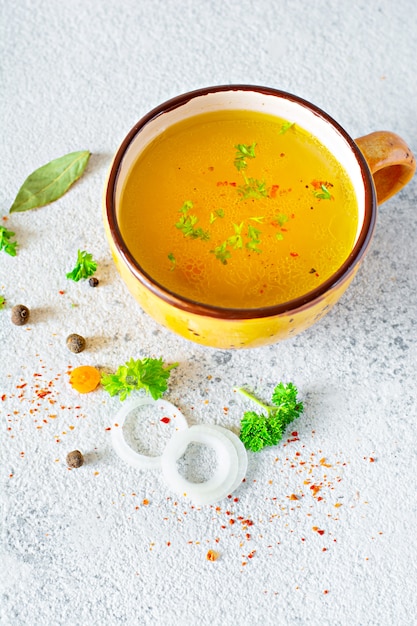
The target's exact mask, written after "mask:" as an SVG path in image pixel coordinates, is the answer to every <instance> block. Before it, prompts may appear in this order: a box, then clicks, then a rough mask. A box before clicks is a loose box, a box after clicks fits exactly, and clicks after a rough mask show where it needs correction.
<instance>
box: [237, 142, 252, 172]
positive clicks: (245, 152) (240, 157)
mask: <svg viewBox="0 0 417 626" xmlns="http://www.w3.org/2000/svg"><path fill="white" fill-rule="evenodd" d="M255 146H256V143H253V144H251V145H248V144H244V143H239V144H237V145H236V146H235V148H236V150H237V152H236V155H235V160H234V166H235V167H236V169H237V170H238V172H240V171H241V170H244V169H246V168H247V166H248V163H247V159H254V158H255Z"/></svg>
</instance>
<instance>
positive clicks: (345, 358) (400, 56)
mask: <svg viewBox="0 0 417 626" xmlns="http://www.w3.org/2000/svg"><path fill="white" fill-rule="evenodd" d="M2 5H3V6H2V25H1V33H0V42H1V43H0V59H1V66H2V78H1V82H2V89H1V92H0V106H1V109H0V110H1V122H2V123H1V127H2V133H1V136H0V155H1V157H0V163H1V187H0V212H1V216H6V215H7V213H8V209H9V207H10V205H11V204H12V201H13V199H14V196H15V194H16V192H17V190H18V188H19V186H20V185H21V183H22V182H23V180H24V179H25V178H26V176H27V175H28V174H29V173H30V172H31V171H33V170H34V169H35V168H36V167H38V166H40V165H42V164H44V163H46V162H47V161H49V160H50V159H52V158H55V157H57V156H61V155H62V154H66V153H67V152H71V151H73V150H81V149H89V150H90V151H91V152H92V153H93V156H92V157H91V160H90V165H89V168H88V171H87V172H86V174H85V176H84V177H83V179H82V180H80V181H79V183H77V185H76V186H74V187H73V188H72V189H71V191H70V192H69V193H68V194H67V195H66V196H65V197H63V198H62V199H61V200H59V201H58V202H57V203H55V204H53V205H50V206H48V207H44V208H42V209H39V210H36V211H32V212H28V213H24V214H15V215H12V216H10V217H9V220H8V221H7V222H6V223H7V225H8V227H9V228H10V229H11V230H14V231H15V232H16V238H17V239H18V241H19V243H20V248H19V254H18V256H17V257H16V258H11V257H8V256H7V255H5V254H4V253H0V293H1V294H3V295H4V296H5V297H6V299H7V305H6V308H5V309H4V310H3V311H1V312H0V326H1V329H0V333H1V336H0V346H1V356H0V368H1V381H0V385H1V387H0V397H1V398H4V399H2V400H1V401H0V411H1V415H2V421H1V434H0V436H1V474H0V481H1V485H0V487H1V495H0V497H1V505H2V519H1V523H2V528H1V563H2V566H1V572H0V576H1V579H0V587H1V596H2V597H1V602H0V623H1V624H2V626H22V625H28V626H38V625H39V626H41V625H42V626H61V625H62V626H67V625H70V624H71V625H73V624H80V625H81V624H83V625H88V626H90V625H93V624H94V625H95V624H97V625H100V626H113V625H116V624H127V625H129V626H130V625H136V624H144V625H148V624H149V625H150V624H157V625H164V626H165V625H172V626H174V625H177V624H181V625H187V626H194V625H195V624H201V625H205V624H210V625H212V626H223V625H229V624H240V625H248V626H249V625H253V624H267V625H269V624H271V625H276V624H280V625H281V624H282V625H286V624H291V625H292V624H307V625H308V626H315V625H319V624H320V625H329V626H336V625H339V624H340V625H343V626H344V625H349V626H352V625H383V626H385V625H386V626H391V625H404V626H409V625H410V624H413V623H415V613H416V611H417V604H416V595H415V580H416V558H417V554H416V532H415V518H416V476H417V459H416V444H417V441H416V439H417V438H416V383H415V381H416V379H417V372H416V311H417V295H416V294H417V280H416V262H417V258H416V249H417V248H416V239H417V226H416V224H417V219H416V212H415V209H416V206H415V205H416V203H417V202H416V201H417V179H414V180H413V181H412V183H411V184H410V185H409V186H408V187H407V188H406V189H405V190H404V191H402V192H401V193H400V194H399V195H398V196H396V197H395V198H394V199H392V200H391V201H389V202H388V203H386V204H385V205H383V206H382V207H381V210H380V215H379V222H378V226H377V230H376V235H375V238H374V242H373V246H372V250H371V252H370V253H369V254H368V256H367V259H366V261H365V264H364V266H363V268H362V269H361V272H360V274H359V275H358V277H357V278H356V280H355V282H354V284H353V285H352V286H351V288H350V290H349V292H348V293H347V294H346V295H345V296H344V298H343V299H342V301H341V302H340V304H339V305H338V306H337V307H335V309H334V310H333V311H332V312H331V313H330V314H329V315H328V316H327V317H326V318H325V319H324V320H322V321H321V322H320V323H319V324H318V325H317V326H316V327H314V328H313V329H311V330H309V331H307V332H305V333H304V334H302V335H300V336H298V337H296V338H294V339H293V340H291V341H287V342H285V343H282V344H280V345H275V346H271V347H268V348H263V349H257V350H253V351H248V352H233V353H232V352H225V351H216V350H210V349H204V348H201V347H198V346H195V345H193V344H190V343H188V342H186V341H184V340H182V339H180V338H177V337H175V336H173V335H171V334H170V333H168V332H167V331H165V330H163V329H161V328H159V327H157V325H156V324H155V323H154V322H153V321H152V320H150V319H149V318H148V317H147V316H146V315H144V314H143V313H142V312H141V311H140V310H139V308H138V306H137V305H136V304H135V303H134V301H133V300H132V298H131V296H130V295H129V294H128V292H127V289H126V288H125V287H124V285H123V284H122V283H121V281H120V279H119V277H118V275H117V273H116V271H115V269H114V267H113V265H112V261H111V258H110V255H109V251H108V247H107V244H106V241H105V238H104V231H103V227H102V223H101V194H102V187H103V183H104V179H105V176H106V172H107V168H108V165H109V163H110V159H111V156H112V154H113V153H114V151H115V150H116V148H117V146H118V144H119V142H120V141H121V140H122V138H123V137H124V135H125V134H126V133H127V131H128V130H129V129H130V128H131V126H132V125H133V124H134V123H135V122H136V121H137V120H138V119H139V118H140V117H141V116H142V115H143V114H144V113H146V112H147V111H148V110H149V109H150V108H152V107H154V106H156V105H157V104H159V103H160V102H161V101H163V100H166V99H168V98H169V97H172V96H174V95H176V94H178V93H181V92H184V91H187V90H189V89H194V88H198V87H202V86H205V85H209V84H220V83H229V82H235V83H236V82H245V83H255V84H264V85H269V86H272V87H277V88H280V89H285V90H287V91H290V92H293V93H296V94H298V95H300V96H303V97H305V98H307V99H309V100H311V101H312V102H314V103H315V104H317V105H319V106H321V107H322V108H324V109H325V110H327V112H328V113H330V114H331V115H332V116H333V117H335V118H336V119H337V120H338V121H339V122H340V123H341V124H342V125H343V126H344V127H345V128H346V130H348V132H350V134H351V135H352V136H354V137H355V136H359V135H361V134H365V133H367V132H370V131H372V130H380V129H389V130H393V131H395V132H397V133H398V134H400V135H402V136H403V137H404V138H405V139H406V140H407V141H408V142H409V143H410V145H411V147H412V148H413V150H414V151H415V152H417V116H416V103H417V81H416V32H417V10H416V5H415V1H414V0H397V1H396V2H392V1H391V0H378V1H376V2H369V0H366V1H365V0H350V1H349V2H345V1H336V0H330V1H329V0H327V1H324V0H315V1H314V2H310V1H308V0H298V1H294V0H293V1H290V0H281V1H276V2H272V1H266V0H258V2H249V0H239V1H235V0H232V1H230V2H224V1H223V0H221V1H220V0H214V1H207V2H202V1H191V0H188V1H184V2H179V1H177V2H174V1H173V0H167V1H165V2H163V1H162V0H152V1H150V0H149V1H144V0H138V1H136V0H125V1H124V2H114V1H110V0H102V1H98V0H97V1H96V2H92V1H88V0H73V1H72V2H58V1H56V0H55V1H49V2H47V1H46V0H38V1H34V2H32V1H30V0H26V1H24V0H17V1H16V2H8V3H5V2H3V3H2ZM77 248H82V249H88V250H89V251H91V252H92V253H93V254H94V256H95V257H96V258H97V259H98V261H99V270H98V276H99V277H100V280H101V282H100V286H99V287H98V288H97V289H91V288H90V287H88V285H86V284H75V283H74V284H69V282H68V281H67V280H66V278H65V273H66V272H67V271H69V270H71V269H72V266H73V262H74V260H75V255H76V250H77ZM60 291H64V292H65V293H64V294H60V293H59V292H60ZM15 303H24V304H26V305H27V306H29V307H30V309H31V311H32V317H31V321H30V324H29V325H28V326H25V327H15V326H12V324H11V323H10V319H9V318H10V308H11V306H12V305H13V304H15ZM73 304H75V305H76V306H72V305H73ZM71 332H78V333H80V334H82V335H84V336H85V337H86V338H87V341H88V350H86V351H85V352H83V353H81V354H79V355H72V354H71V353H69V352H68V350H67V348H66V346H65V337H66V336H67V335H68V334H69V333H71ZM153 355H154V356H158V357H159V356H163V357H164V359H165V360H166V361H167V362H172V361H179V362H180V366H179V368H178V369H177V370H175V371H174V372H173V375H172V381H171V385H170V390H169V392H168V394H167V396H166V398H167V399H168V400H170V401H171V402H174V403H176V404H177V405H178V406H179V407H180V409H181V410H182V412H183V413H184V414H185V416H186V417H187V419H188V420H189V422H190V423H195V424H200V423H209V424H220V425H222V426H226V427H229V428H231V429H232V430H235V431H236V430H237V427H238V424H239V420H240V416H241V414H242V412H243V411H244V410H245V409H246V408H248V404H247V403H246V402H245V401H243V400H241V399H239V398H237V397H236V394H234V393H233V386H234V385H240V386H243V385H246V386H248V387H249V388H252V389H253V390H255V391H257V392H258V393H259V395H260V396H261V397H263V398H264V399H265V400H268V399H269V395H270V392H271V390H272V388H273V386H274V385H275V383H276V382H278V381H279V380H283V381H289V380H292V381H294V382H295V383H296V384H297V386H298V387H299V390H300V392H301V395H302V397H303V399H304V401H305V407H306V408H305V414H304V415H303V416H302V418H301V419H300V420H299V422H298V423H297V425H296V427H295V428H296V430H297V431H298V437H293V438H292V439H296V440H293V441H290V442H288V443H284V444H282V445H280V446H279V447H277V448H276V449H271V450H265V451H263V452H262V453H260V454H256V455H255V454H252V455H250V458H249V467H248V474H247V481H246V483H245V484H244V485H243V486H242V487H241V488H240V489H239V490H238V491H237V492H236V497H237V498H238V500H237V501H234V499H233V498H232V499H231V500H227V501H225V502H222V503H220V505H219V508H218V509H217V508H216V507H195V508H193V507H191V506H190V505H189V504H186V503H184V502H182V501H181V500H180V499H177V500H176V499H175V498H174V497H172V494H171V493H170V492H169V491H168V489H167V487H166V485H165V483H164V481H163V480H162V478H161V475H160V474H159V473H158V472H157V471H153V472H141V471H140V470H135V469H134V468H131V467H129V466H127V465H125V464H123V462H122V461H121V460H120V459H119V458H118V457H117V455H116V454H115V453H114V451H113V450H112V447H111V444H110V437H109V433H108V432H107V431H106V430H105V429H106V428H107V427H109V426H110V425H111V423H112V419H113V417H114V414H115V413H116V411H117V410H118V407H119V406H120V403H119V400H118V399H117V398H113V399H110V398H109V397H108V396H107V395H106V394H105V393H104V392H103V391H97V392H95V393H93V394H89V395H87V396H77V395H76V394H75V392H73V391H72V390H71V389H70V388H69V385H68V381H67V374H66V371H67V367H68V365H69V364H72V365H76V364H81V363H82V364H85V363H91V364H94V365H97V366H100V367H103V368H106V369H113V368H115V367H116V366H117V365H119V364H120V363H123V362H124V361H125V360H127V359H128V358H130V357H131V356H133V357H134V358H139V357H142V356H153ZM34 374H37V376H34ZM23 385H26V386H23ZM36 385H38V387H36ZM43 389H47V390H48V391H50V392H51V393H50V394H48V395H46V396H45V397H43V398H42V397H39V391H40V390H43ZM40 395H41V396H42V393H41V394H40ZM50 400H53V401H55V403H54V404H52V403H51V402H50ZM78 407H79V408H78ZM225 409H227V410H225ZM51 415H56V417H55V418H51V417H50V416H51ZM71 427H73V428H71ZM64 433H65V434H64ZM290 438H291V437H290ZM57 440H59V441H57ZM74 448H80V449H81V450H82V451H83V452H84V453H85V454H86V456H87V461H88V462H87V464H86V465H85V466H83V467H82V468H80V469H79V470H72V471H69V470H67V468H66V466H65V456H66V453H67V452H68V451H70V450H72V449H74ZM371 458H373V459H374V462H371V460H370V459H371ZM321 459H325V461H322V462H321V463H320V460H321ZM328 466H329V467H328ZM307 481H310V482H307ZM314 485H316V486H319V487H321V489H320V490H319V491H316V490H315V489H311V487H312V486H314ZM133 494H135V495H133ZM291 494H295V495H297V496H298V497H299V499H298V500H291V499H290V498H289V497H290V496H291ZM144 500H147V501H148V504H147V505H146V504H143V501H144ZM336 503H340V504H341V505H342V506H340V507H338V508H337V507H335V506H334V505H335V504H336ZM232 520H233V521H234V522H235V523H231V521H232ZM248 520H249V523H248ZM313 528H316V529H318V530H320V531H324V532H323V533H321V534H320V533H319V532H318V530H313ZM208 549H215V550H217V551H218V552H219V554H220V557H219V559H218V560H217V561H216V562H210V561H208V560H206V553H207V550H208ZM325 590H327V591H328V593H324V592H325Z"/></svg>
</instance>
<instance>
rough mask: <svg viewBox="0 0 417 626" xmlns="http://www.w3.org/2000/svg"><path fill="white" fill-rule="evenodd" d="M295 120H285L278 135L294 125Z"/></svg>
mask: <svg viewBox="0 0 417 626" xmlns="http://www.w3.org/2000/svg"><path fill="white" fill-rule="evenodd" d="M294 124H295V122H284V123H283V124H282V126H281V128H280V130H279V133H278V135H283V134H284V133H286V132H287V130H290V128H292V127H293V126H294Z"/></svg>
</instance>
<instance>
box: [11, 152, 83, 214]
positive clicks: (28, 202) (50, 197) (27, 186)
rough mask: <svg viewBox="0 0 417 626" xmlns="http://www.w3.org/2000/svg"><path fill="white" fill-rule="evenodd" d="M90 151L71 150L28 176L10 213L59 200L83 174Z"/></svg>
mask: <svg viewBox="0 0 417 626" xmlns="http://www.w3.org/2000/svg"><path fill="white" fill-rule="evenodd" d="M89 158H90V152H88V151H87V150H84V151H80V152H71V153H70V154H66V155H65V156H62V157H59V158H58V159H54V160H53V161H50V162H49V163H47V164H46V165H42V167H40V168H38V169H37V170H35V171H34V172H32V174H30V176H28V177H27V179H26V180H25V182H24V183H23V185H22V186H21V187H20V189H19V191H18V194H17V196H16V198H15V201H14V202H13V205H12V206H11V208H10V213H15V212H18V211H28V210H29V209H36V208H38V207H41V206H45V205H46V204H50V203H51V202H54V201H55V200H58V198H60V197H61V196H63V195H64V193H65V192H66V191H68V189H69V188H70V187H71V185H72V184H73V183H74V182H75V181H76V180H78V179H79V178H80V176H81V175H82V174H83V172H84V170H85V168H86V166H87V163H88V160H89Z"/></svg>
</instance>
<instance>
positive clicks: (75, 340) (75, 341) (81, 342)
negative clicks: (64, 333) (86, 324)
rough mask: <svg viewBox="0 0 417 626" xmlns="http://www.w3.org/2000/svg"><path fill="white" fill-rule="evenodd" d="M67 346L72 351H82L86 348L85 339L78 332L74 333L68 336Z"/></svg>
mask: <svg viewBox="0 0 417 626" xmlns="http://www.w3.org/2000/svg"><path fill="white" fill-rule="evenodd" d="M67 347H68V349H69V350H71V352H75V353H76V354H78V352H82V351H83V350H84V348H85V339H84V337H81V335H77V333H72V334H71V335H68V337H67Z"/></svg>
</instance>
